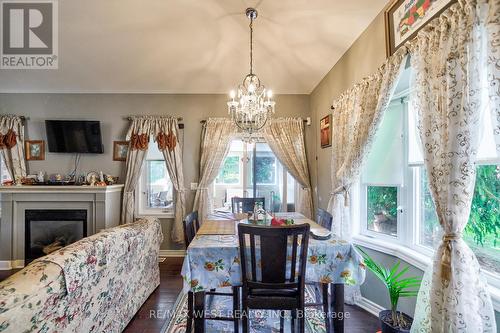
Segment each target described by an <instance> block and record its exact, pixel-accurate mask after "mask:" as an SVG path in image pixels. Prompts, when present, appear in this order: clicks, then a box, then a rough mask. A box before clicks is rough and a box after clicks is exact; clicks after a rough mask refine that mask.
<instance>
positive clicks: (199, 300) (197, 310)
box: [193, 291, 205, 333]
mask: <svg viewBox="0 0 500 333" xmlns="http://www.w3.org/2000/svg"><path fill="white" fill-rule="evenodd" d="M193 317H194V332H195V333H204V332H205V291H199V292H196V293H195V294H194V315H193Z"/></svg>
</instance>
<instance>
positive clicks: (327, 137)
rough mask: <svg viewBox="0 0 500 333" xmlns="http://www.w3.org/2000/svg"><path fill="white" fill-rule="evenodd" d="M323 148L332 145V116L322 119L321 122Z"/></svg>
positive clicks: (320, 130)
mask: <svg viewBox="0 0 500 333" xmlns="http://www.w3.org/2000/svg"><path fill="white" fill-rule="evenodd" d="M319 132H320V142H321V148H326V147H330V146H331V145H332V115H331V114H329V115H328V116H325V117H323V118H321V120H320V122H319Z"/></svg>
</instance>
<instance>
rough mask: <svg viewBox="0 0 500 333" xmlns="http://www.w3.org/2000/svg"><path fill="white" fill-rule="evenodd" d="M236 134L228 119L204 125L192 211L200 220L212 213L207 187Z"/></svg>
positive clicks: (212, 119) (214, 120) (210, 121)
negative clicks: (198, 175)
mask: <svg viewBox="0 0 500 333" xmlns="http://www.w3.org/2000/svg"><path fill="white" fill-rule="evenodd" d="M236 133H237V128H236V125H234V123H233V121H232V120H231V119H228V118H209V119H208V120H207V122H206V123H205V125H204V128H203V134H202V142H201V158H200V180H199V183H198V189H197V190H196V196H195V199H194V208H193V210H197V211H198V214H199V216H200V219H201V220H203V219H204V218H205V217H206V216H207V215H208V214H209V213H211V212H212V211H213V208H214V207H213V197H212V195H213V194H212V191H209V188H208V187H209V185H210V184H212V183H213V182H214V180H215V178H216V177H217V174H218V173H219V169H220V167H221V165H222V162H223V161H224V159H225V158H226V156H227V154H228V153H229V148H230V143H231V139H232V138H233V137H234V136H235V135H236Z"/></svg>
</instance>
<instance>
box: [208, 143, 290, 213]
mask: <svg viewBox="0 0 500 333" xmlns="http://www.w3.org/2000/svg"><path fill="white" fill-rule="evenodd" d="M297 190H298V186H297V182H296V181H295V179H294V178H293V177H292V176H291V175H290V174H289V173H288V172H287V171H286V170H285V169H284V167H283V166H282V165H281V163H280V162H279V160H278V159H277V158H276V156H275V155H274V153H273V152H272V150H271V148H270V147H269V145H268V144H267V143H265V142H263V141H262V142H256V143H246V142H243V141H242V140H240V139H236V140H233V141H232V142H231V147H230V149H229V153H228V156H227V157H226V159H225V160H224V162H223V164H222V167H221V170H220V171H219V174H218V176H217V178H216V180H215V182H214V202H215V208H218V209H220V208H225V209H230V208H231V198H233V197H264V198H265V205H266V209H267V210H271V206H272V210H273V211H275V212H285V211H295V198H296V195H295V192H296V191H297Z"/></svg>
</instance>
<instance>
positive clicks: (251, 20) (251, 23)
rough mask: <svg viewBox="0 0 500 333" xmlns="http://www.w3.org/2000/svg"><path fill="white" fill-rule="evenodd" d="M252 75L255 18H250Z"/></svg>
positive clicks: (251, 72) (251, 71) (251, 68)
mask: <svg viewBox="0 0 500 333" xmlns="http://www.w3.org/2000/svg"><path fill="white" fill-rule="evenodd" d="M250 74H253V17H251V18H250Z"/></svg>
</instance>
